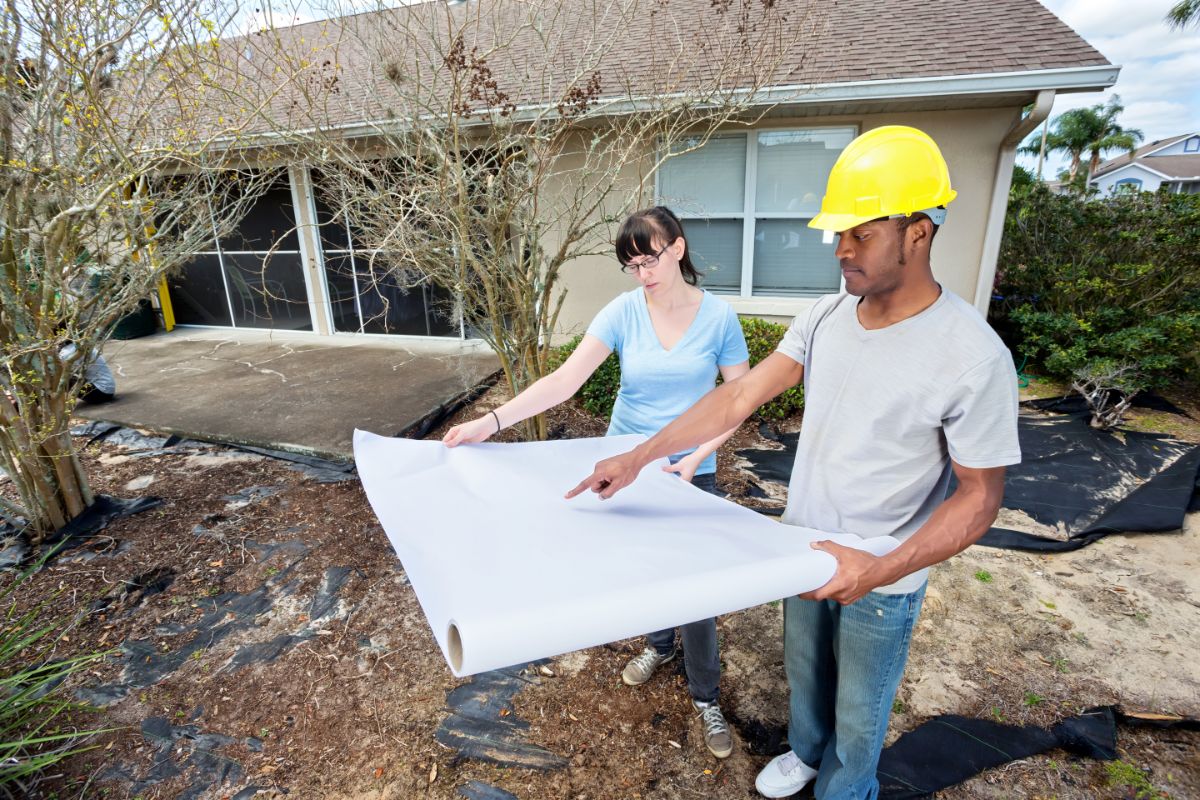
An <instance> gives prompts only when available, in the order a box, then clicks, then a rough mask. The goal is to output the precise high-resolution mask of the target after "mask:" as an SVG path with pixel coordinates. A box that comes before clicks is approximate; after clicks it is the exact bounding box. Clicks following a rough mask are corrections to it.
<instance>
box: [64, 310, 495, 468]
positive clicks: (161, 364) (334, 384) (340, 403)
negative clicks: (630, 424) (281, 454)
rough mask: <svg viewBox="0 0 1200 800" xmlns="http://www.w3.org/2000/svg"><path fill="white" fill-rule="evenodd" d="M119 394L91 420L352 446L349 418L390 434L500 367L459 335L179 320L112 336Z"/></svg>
mask: <svg viewBox="0 0 1200 800" xmlns="http://www.w3.org/2000/svg"><path fill="white" fill-rule="evenodd" d="M104 357H105V359H106V360H107V361H108V363H109V366H110V367H111V368H112V370H113V373H114V375H115V376H116V379H117V399H116V400H115V401H113V402H111V403H107V404H104V405H98V406H91V405H83V404H81V405H80V406H79V407H78V409H77V411H76V415H77V416H79V417H83V418H84V419H89V420H103V421H107V422H116V423H120V424H122V425H127V426H136V427H142V428H150V429H152V430H155V431H162V432H165V433H177V434H180V435H182V436H188V437H191V438H196V439H208V440H215V441H224V442H234V443H238V444H250V445H255V446H258V447H270V448H275V449H280V450H291V451H294V452H300V453H308V454H312V455H318V456H322V457H325V458H336V459H348V458H350V457H351V437H352V435H353V432H354V429H355V428H356V427H357V428H362V429H364V430H368V431H373V432H375V433H379V434H384V435H394V434H396V433H398V432H399V431H402V430H404V429H405V428H407V427H408V426H409V425H412V424H413V423H415V422H417V421H419V420H420V419H422V418H423V417H424V416H426V415H427V414H429V413H430V412H432V411H434V410H435V409H437V408H438V407H439V406H440V405H442V404H443V403H445V402H446V401H447V400H449V399H451V398H453V397H454V396H455V395H458V394H460V393H462V392H464V391H466V390H468V389H470V388H471V387H473V386H475V385H477V384H478V383H479V382H480V381H481V380H483V379H484V378H485V377H487V376H488V375H490V374H491V373H493V372H495V371H496V370H497V369H499V362H498V360H497V358H496V356H495V355H494V354H493V353H492V351H491V350H490V349H488V348H487V347H486V346H483V345H479V344H477V343H473V342H467V343H464V342H461V341H459V340H454V339H448V340H437V339H430V340H423V339H398V338H396V339H393V338H385V337H378V338H376V337H370V338H367V337H350V336H347V337H341V336H333V337H330V336H321V337H318V336H314V335H311V334H309V335H305V334H295V333H279V332H273V331H257V330H243V329H239V330H233V329H229V330H224V329H222V330H212V329H200V328H177V329H175V330H174V331H172V332H171V333H158V334H155V335H154V336H147V337H144V338H141V339H131V340H127V341H110V342H108V343H107V344H106V345H105V346H104Z"/></svg>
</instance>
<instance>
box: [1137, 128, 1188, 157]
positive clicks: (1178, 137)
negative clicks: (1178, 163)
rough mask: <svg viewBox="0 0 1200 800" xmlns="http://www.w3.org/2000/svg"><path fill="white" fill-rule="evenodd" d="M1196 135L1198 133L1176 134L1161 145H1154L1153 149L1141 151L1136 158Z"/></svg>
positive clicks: (1164, 148)
mask: <svg viewBox="0 0 1200 800" xmlns="http://www.w3.org/2000/svg"><path fill="white" fill-rule="evenodd" d="M1196 135H1200V134H1196V133H1185V134H1184V135H1183V136H1177V137H1175V138H1174V139H1169V140H1167V141H1166V142H1165V143H1164V144H1163V145H1162V147H1156V148H1154V149H1153V150H1147V151H1146V152H1145V153H1142V154H1141V155H1140V156H1138V158H1145V157H1146V156H1152V155H1154V154H1155V153H1157V152H1159V151H1160V150H1166V149H1167V148H1168V147H1174V146H1175V145H1177V144H1179V143H1180V142H1182V141H1183V140H1184V139H1190V138H1192V137H1193V136H1196Z"/></svg>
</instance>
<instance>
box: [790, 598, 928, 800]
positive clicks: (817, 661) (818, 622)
mask: <svg viewBox="0 0 1200 800" xmlns="http://www.w3.org/2000/svg"><path fill="white" fill-rule="evenodd" d="M924 597H925V587H924V586H922V587H921V588H920V589H918V590H917V591H915V592H913V593H911V594H881V593H879V592H870V593H868V594H867V595H866V596H865V597H863V598H862V599H861V600H859V601H858V602H856V603H851V604H850V605H848V606H841V605H838V604H837V603H835V602H834V601H832V600H820V601H814V600H801V599H799V598H797V597H789V598H788V599H787V600H785V601H784V606H783V615H784V616H783V652H784V667H785V669H786V671H787V678H788V686H789V688H790V689H791V709H790V712H791V715H790V720H789V724H788V743H789V744H790V745H791V746H792V750H793V751H795V753H796V755H797V756H799V757H800V760H801V761H803V762H804V763H805V764H808V765H809V766H811V767H815V768H817V769H818V770H819V771H818V774H817V781H816V784H815V787H814V788H815V790H816V796H817V798H818V800H875V798H876V797H878V795H879V781H878V780H876V778H875V770H876V768H877V767H878V765H879V752H880V750H881V749H882V748H883V737H884V734H886V733H887V725H888V716H889V715H890V714H891V712H892V701H893V700H894V699H895V697H896V689H897V688H898V687H899V685H900V676H901V675H902V674H903V673H904V664H905V662H906V661H907V660H908V645H909V642H910V641H911V639H912V631H913V627H914V626H915V625H916V622H917V615H918V614H919V613H920V611H921V601H922V600H923V599H924Z"/></svg>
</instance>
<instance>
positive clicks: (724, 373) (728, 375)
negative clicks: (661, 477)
mask: <svg viewBox="0 0 1200 800" xmlns="http://www.w3.org/2000/svg"><path fill="white" fill-rule="evenodd" d="M720 369H721V377H722V378H724V379H725V381H726V382H729V381H734V380H737V379H738V378H740V377H742V376H743V375H745V374H746V373H747V372H749V371H750V362H749V361H743V362H742V363H740V364H730V365H729V366H727V367H721V368H720ZM739 427H741V423H740V422H739V423H738V424H737V425H734V426H733V427H732V428H730V429H729V430H727V431H725V432H724V433H722V434H721V435H720V436H718V437H717V438H715V439H709V440H708V441H707V442H705V443H704V444H702V445H700V446H699V447H697V448H696V449H695V450H694V451H693V452H691V453H688V454H687V455H686V456H685V457H683V458H681V459H679V460H678V461H677V462H675V463H674V464H671V465H669V466H666V467H663V471H664V472H677V473H679V477H681V478H683V479H684V480H685V481H690V480H691V479H692V478H694V477H695V475H696V469H697V468H698V467H699V466H700V464H701V463H702V462H703V461H704V459H706V458H708V457H709V455H710V454H712V453H715V452H717V449H718V448H720V446H721V445H723V444H725V442H726V441H727V440H728V439H729V437H730V436H733V434H734V433H736V432H737V429H738V428H739Z"/></svg>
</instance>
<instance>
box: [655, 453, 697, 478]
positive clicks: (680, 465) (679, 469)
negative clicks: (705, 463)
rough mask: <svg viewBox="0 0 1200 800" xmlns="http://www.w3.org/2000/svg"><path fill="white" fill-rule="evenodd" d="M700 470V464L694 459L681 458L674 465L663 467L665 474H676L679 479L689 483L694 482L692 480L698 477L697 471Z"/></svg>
mask: <svg viewBox="0 0 1200 800" xmlns="http://www.w3.org/2000/svg"><path fill="white" fill-rule="evenodd" d="M699 468H700V462H699V461H697V460H695V459H693V458H690V457H689V458H681V459H679V460H678V461H676V462H675V463H674V464H668V465H667V466H665V467H663V472H675V473H678V475H679V477H681V478H683V479H684V480H685V481H687V482H688V483H691V482H692V478H694V477H696V470H697V469H699Z"/></svg>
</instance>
